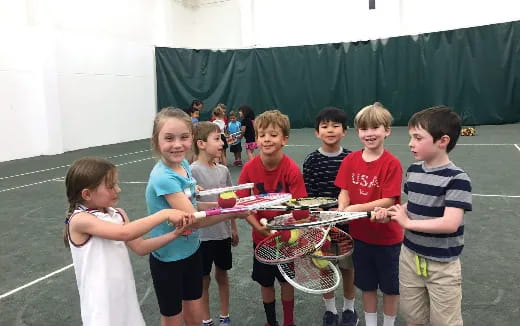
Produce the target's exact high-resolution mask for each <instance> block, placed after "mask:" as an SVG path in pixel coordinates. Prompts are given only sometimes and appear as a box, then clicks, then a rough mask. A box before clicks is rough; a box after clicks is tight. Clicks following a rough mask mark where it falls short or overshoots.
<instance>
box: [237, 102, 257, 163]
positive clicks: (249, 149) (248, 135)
mask: <svg viewBox="0 0 520 326" xmlns="http://www.w3.org/2000/svg"><path fill="white" fill-rule="evenodd" d="M238 112H239V113H240V116H241V117H242V121H241V124H242V126H241V130H242V136H243V137H244V138H245V140H246V153H247V160H248V161H251V160H252V159H253V157H255V149H256V148H258V145H257V144H256V142H255V128H254V125H253V122H254V120H255V113H254V112H253V110H252V109H251V107H250V106H249V105H242V106H240V108H238Z"/></svg>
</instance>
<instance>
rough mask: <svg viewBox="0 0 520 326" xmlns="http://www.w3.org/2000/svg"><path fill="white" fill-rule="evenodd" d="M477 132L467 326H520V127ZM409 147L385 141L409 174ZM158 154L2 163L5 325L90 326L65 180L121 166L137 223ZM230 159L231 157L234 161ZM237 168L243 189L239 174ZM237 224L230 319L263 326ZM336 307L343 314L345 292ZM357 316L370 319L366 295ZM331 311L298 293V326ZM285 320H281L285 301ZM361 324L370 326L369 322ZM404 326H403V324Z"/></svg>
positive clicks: (302, 140)
mask: <svg viewBox="0 0 520 326" xmlns="http://www.w3.org/2000/svg"><path fill="white" fill-rule="evenodd" d="M477 133H478V134H477V136H475V137H461V138H460V139H459V144H458V145H457V147H456V148H455V149H454V151H453V152H452V155H450V157H451V159H452V161H453V162H454V163H455V164H456V165H458V166H460V167H462V168H463V169H465V170H466V171H467V172H468V173H469V175H470V177H471V179H472V184H473V212H470V213H468V214H467V215H466V217H465V225H466V227H465V244H466V245H465V248H464V251H463V255H462V264H463V307H462V308H463V317H464V321H465V324H466V325H518V323H519V320H520V305H519V303H520V302H519V298H520V285H519V284H520V276H519V275H520V274H519V271H520V250H519V248H520V236H518V234H519V231H520V227H519V225H518V221H519V220H520V213H519V209H520V182H519V179H520V172H519V169H518V166H520V125H519V124H513V125H502V126H480V127H478V128H477ZM407 143H408V134H407V129H406V128H405V127H396V128H393V131H392V134H391V135H390V137H389V138H388V140H387V142H386V147H387V149H388V150H390V151H391V152H392V153H394V154H395V155H396V156H397V157H398V158H400V159H401V162H402V165H403V168H404V169H406V167H407V166H408V165H409V164H410V163H411V162H412V161H413V157H412V155H411V154H410V152H409V149H408V146H407ZM343 145H344V146H345V147H347V148H349V149H351V150H357V149H359V148H360V142H359V140H358V138H357V135H356V134H355V132H354V131H353V130H349V132H348V133H347V136H346V138H345V139H344V142H343ZM318 146H319V141H318V140H317V139H316V138H315V137H314V130H312V129H298V130H292V131H291V136H290V139H289V144H288V146H287V147H286V148H285V149H284V150H285V152H286V154H287V155H289V156H291V157H292V158H293V159H294V160H295V161H296V162H298V163H299V164H300V166H301V164H302V162H303V160H304V158H305V156H306V155H307V154H308V153H309V152H311V151H312V150H314V149H315V148H317V147H318ZM149 148H150V146H149V140H141V141H134V142H129V143H122V144H116V145H110V146H102V147H96V148H89V149H85V150H79V151H74V152H68V153H65V154H61V155H55V156H41V157H35V158H30V159H23V160H16V161H10V162H3V163H0V205H1V207H2V209H1V210H0V223H1V225H2V227H1V229H0V325H2V326H3V325H9V326H15V325H16V326H18V325H39V326H42V325H53V326H55V325H80V324H81V317H80V310H79V297H78V292H77V289H76V281H75V277H74V271H73V269H72V267H71V266H70V264H71V262H72V260H71V256H70V252H69V250H68V249H67V248H65V247H64V246H63V241H62V238H61V236H62V229H63V225H64V224H63V221H64V214H65V210H66V206H67V205H66V200H65V193H64V184H63V176H64V174H65V172H66V170H67V167H68V165H69V164H71V162H72V161H74V160H75V159H77V158H80V157H82V156H87V155H89V156H90V155H95V156H102V157H105V158H108V159H109V160H111V161H112V162H114V163H115V164H117V165H118V166H119V178H120V181H121V184H120V186H121V188H122V193H121V201H120V206H121V207H123V208H125V209H126V211H127V212H128V213H129V215H130V218H131V219H135V218H138V217H141V216H143V215H144V214H146V208H145V200H144V189H145V186H146V181H147V179H148V174H149V172H150V170H151V168H152V166H153V164H154V162H155V160H154V158H153V155H152V153H151V151H150V149H149ZM231 158H232V155H231V154H229V153H228V160H229V161H231ZM243 158H245V153H243ZM515 167H516V168H515ZM229 169H230V171H231V174H232V178H233V180H234V181H236V179H237V178H238V175H239V173H240V168H237V167H229ZM238 226H239V233H240V244H239V245H238V247H236V248H234V249H233V263H234V266H233V269H232V270H231V271H230V281H231V317H232V319H233V324H234V325H236V326H260V325H264V323H265V317H264V312H263V306H262V303H261V298H260V288H259V285H257V284H256V283H254V282H253V281H252V280H251V278H250V274H251V268H252V248H251V234H250V233H251V228H250V226H249V225H248V224H247V223H246V222H245V221H238ZM131 258H132V263H133V268H134V276H135V279H136V283H137V291H138V297H139V302H140V303H141V309H142V312H143V315H144V317H145V320H146V322H147V324H149V325H158V324H159V312H158V306H157V302H156V298H155V294H154V291H153V287H152V281H151V278H150V275H149V269H148V260H147V257H139V256H136V255H135V254H133V253H132V254H131ZM216 294H217V291H216V286H215V284H214V283H212V287H211V312H212V317H213V318H215V317H217V316H218V298H217V295H216ZM278 298H279V296H278ZM336 299H337V305H338V307H339V306H340V305H341V304H342V299H341V292H340V290H337V296H336ZM356 309H357V311H358V313H359V312H362V307H361V296H360V293H358V296H357V300H356ZM323 312H324V308H323V301H322V299H321V296H319V295H310V294H305V293H302V292H298V291H296V307H295V319H296V324H297V325H300V326H302V325H305V326H307V325H321V318H322V315H323ZM277 314H278V316H279V320H281V318H282V311H281V304H280V300H279V299H278V304H277ZM361 315H362V313H361ZM379 324H382V314H381V313H380V315H379ZM360 325H364V321H363V319H362V320H361V322H360ZM397 325H404V321H403V319H402V318H401V317H398V322H397Z"/></svg>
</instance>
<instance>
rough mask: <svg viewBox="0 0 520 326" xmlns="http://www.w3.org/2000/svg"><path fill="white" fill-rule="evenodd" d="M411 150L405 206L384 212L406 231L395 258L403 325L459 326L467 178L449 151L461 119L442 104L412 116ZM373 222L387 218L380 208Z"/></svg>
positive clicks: (468, 190)
mask: <svg viewBox="0 0 520 326" xmlns="http://www.w3.org/2000/svg"><path fill="white" fill-rule="evenodd" d="M408 129H409V134H410V137H411V139H410V143H409V146H410V149H411V151H412V153H413V155H414V158H415V159H416V160H418V161H419V162H417V163H414V164H412V165H411V166H410V167H409V168H408V170H407V172H406V181H405V184H404V191H405V193H406V194H407V195H408V202H407V203H406V204H404V205H402V206H400V205H395V206H393V207H391V208H390V209H388V213H389V215H390V218H391V219H392V220H395V221H397V222H398V223H399V224H400V225H401V226H402V227H403V228H404V229H405V237H404V241H403V244H404V246H403V247H402V249H401V256H400V259H399V283H400V293H401V299H400V302H401V305H400V306H401V311H402V312H403V314H404V317H405V319H406V322H407V324H408V325H423V324H428V323H430V324H432V325H450V326H457V325H462V313H461V301H462V276H461V265H460V260H459V256H460V254H461V252H462V248H463V247H464V212H465V211H471V209H472V203H471V180H470V178H469V176H468V175H467V174H466V173H465V172H464V171H463V170H462V169H460V168H459V167H457V166H455V165H454V164H453V163H452V162H451V161H450V158H449V155H448V153H449V152H450V151H451V150H452V149H453V148H454V147H455V144H456V143H457V139H458V138H459V135H460V130H461V121H460V117H459V116H458V115H457V114H456V113H455V112H453V111H452V110H451V109H450V108H448V107H446V106H437V107H432V108H429V109H426V110H423V111H420V112H417V113H415V114H414V115H413V116H412V118H411V119H410V121H409V122H408ZM377 212H378V217H377V218H378V219H383V220H388V219H387V218H386V212H385V210H384V209H380V210H379V209H378V210H377Z"/></svg>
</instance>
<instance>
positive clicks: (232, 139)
mask: <svg viewBox="0 0 520 326" xmlns="http://www.w3.org/2000/svg"><path fill="white" fill-rule="evenodd" d="M241 134H242V132H241V131H237V132H234V133H231V134H229V135H228V136H227V142H228V144H229V145H236V144H240V141H241V139H242V138H241V137H240V135H241Z"/></svg>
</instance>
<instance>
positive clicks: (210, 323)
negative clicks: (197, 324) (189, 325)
mask: <svg viewBox="0 0 520 326" xmlns="http://www.w3.org/2000/svg"><path fill="white" fill-rule="evenodd" d="M202 326H215V324H213V320H210V321H209V322H207V323H205V322H202Z"/></svg>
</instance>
